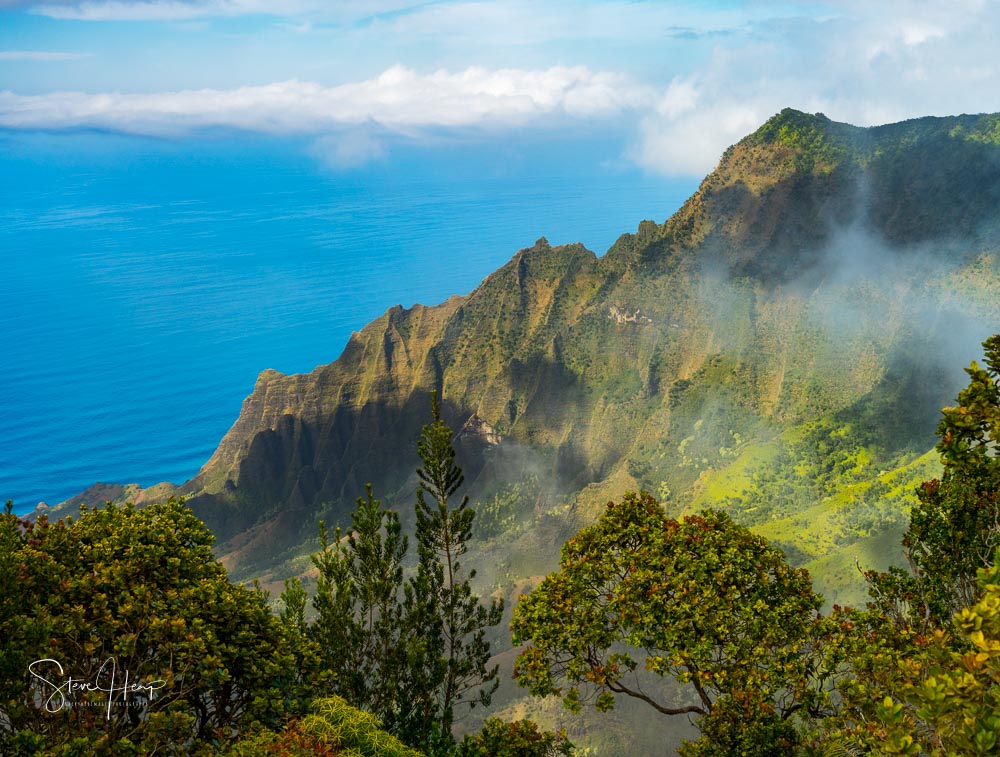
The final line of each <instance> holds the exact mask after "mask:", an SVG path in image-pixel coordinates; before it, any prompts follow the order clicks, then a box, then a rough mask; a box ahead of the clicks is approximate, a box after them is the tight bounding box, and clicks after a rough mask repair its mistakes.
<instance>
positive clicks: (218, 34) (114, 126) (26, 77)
mask: <svg viewBox="0 0 1000 757" xmlns="http://www.w3.org/2000/svg"><path fill="white" fill-rule="evenodd" d="M997 31H1000V8H998V5H997V3H995V2H986V1H985V0H955V1H954V2H949V3H947V4H944V3H937V2H903V1H902V0H883V1H881V2H878V3H873V2H862V1H860V0H858V1H854V0H844V1H839V2H826V3H818V2H810V1H809V0H789V2H784V3H775V2H755V1H753V0H747V1H746V2H735V1H734V2H634V1H632V2H626V1H624V0H603V1H601V2H594V1H591V0H573V1H568V0H567V1H565V2H547V1H541V0H535V1H534V2H532V1H531V0H515V1H512V2H476V1H475V0H465V1H461V2H452V1H449V0H442V1H441V2H413V1H412V0H376V1H375V2H343V1H342V0H285V1H284V2H272V1H271V0H0V129H2V130H5V131H6V132H7V133H8V137H9V136H10V135H11V134H14V135H16V134H21V133H33V132H39V131H41V132H53V131H54V132H58V133H70V134H72V133H74V132H77V131H80V130H85V131H88V132H90V133H94V132H98V133H111V134H116V133H122V134H131V135H142V136H146V137H153V138H156V139H165V140H174V141H176V140H181V141H183V140H204V139H210V138H212V139H217V138H218V137H219V135H220V134H222V135H225V134H230V133H234V132H235V133H244V134H248V135H261V134H262V135H266V136H268V137H275V136H276V137H278V138H283V137H287V138H290V139H294V141H295V143H296V144H304V145H305V147H304V148H303V149H305V150H306V151H307V152H308V154H310V155H312V156H313V157H314V158H315V159H316V160H318V161H321V162H323V163H325V164H327V165H328V166H329V167H331V168H332V169H334V170H343V169H350V168H351V167H354V166H358V165H363V164H365V163H369V162H372V161H385V160H389V159H390V157H389V156H390V155H391V146H392V145H393V144H395V143H398V142H405V143H406V144H407V145H415V146H417V147H419V145H420V144H422V143H433V144H436V145H439V144H441V143H442V141H444V142H447V141H449V140H464V139H469V138H474V139H479V140H485V141H487V142H489V141H499V142H503V141H508V142H509V141H511V140H517V139H520V138H530V137H531V136H532V135H535V134H546V135H548V136H549V138H554V137H555V138H557V137H558V135H559V134H560V133H574V134H575V133H580V132H586V131H588V130H598V131H601V132H602V133H614V134H616V135H617V136H618V139H617V140H614V144H615V145H616V147H615V148H614V149H613V150H611V151H610V152H608V153H607V154H589V155H586V156H581V159H586V160H593V161H596V162H615V161H620V162H627V163H629V164H633V165H638V166H640V167H641V168H643V169H644V170H648V171H650V172H657V173H662V174H668V175H692V176H698V175H702V174H704V173H705V172H707V171H708V170H710V169H711V167H712V166H713V165H714V163H715V162H716V161H717V159H718V156H719V154H720V153H721V152H722V150H723V149H725V147H726V146H728V145H729V144H731V143H732V142H734V141H736V140H737V139H739V138H740V137H741V136H743V135H744V134H746V133H748V132H749V131H752V130H753V129H754V128H755V127H756V126H757V125H759V124H760V123H761V122H763V121H764V120H766V118H768V117H769V116H770V115H772V114H773V113H775V112H777V111H778V110H780V109H781V108H783V107H785V106H792V107H796V108H800V109H802V110H808V111H822V112H825V113H826V114H827V115H829V116H830V117H832V118H835V119H837V120H845V121H850V122H852V123H857V124H861V125H869V124H874V123H884V122H888V121H895V120H900V119H903V118H908V117H914V116H919V115H926V114H934V115H944V114H949V113H959V112H983V111H998V110H1000V63H998V62H997V60H998V59H997V58H996V56H995V53H994V47H995V36H996V33H997Z"/></svg>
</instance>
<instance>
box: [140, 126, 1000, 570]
mask: <svg viewBox="0 0 1000 757" xmlns="http://www.w3.org/2000/svg"><path fill="white" fill-rule="evenodd" d="M998 124H1000V117H998V116H995V115H986V116H956V117H947V118H935V117H928V118H923V119H915V120H912V121H906V122H901V123H899V124H891V125H886V126H878V127H868V128H861V127H855V126H850V125H848V124H839V123H837V122H834V121H831V120H830V119H828V118H826V117H825V116H822V115H821V114H816V115H810V114H805V113H801V112H799V111H794V110H791V109H786V110H784V111H782V112H781V113H779V114H777V115H775V116H774V117H772V118H771V119H769V120H768V121H767V122H766V123H765V124H763V125H762V126H761V127H760V128H759V129H757V130H756V131H754V132H753V133H752V134H750V135H748V136H747V137H745V138H744V139H742V140H740V141H739V142H737V143H736V144H735V145H733V146H732V147H730V148H729V149H728V150H726V152H725V153H724V154H723V156H722V158H721V159H720V161H719V164H718V166H717V167H716V169H715V170H714V171H712V172H711V173H710V174H709V175H708V176H707V177H706V178H705V180H704V181H703V182H702V183H701V185H700V186H699V188H698V190H697V191H696V192H695V193H694V194H693V195H692V196H691V198H689V199H688V201H687V202H685V203H684V205H683V206H682V207H681V208H680V209H679V210H678V211H677V213H675V214H674V215H673V216H671V218H669V219H667V220H666V221H664V222H663V223H661V224H656V223H654V222H651V221H644V222H642V223H641V224H640V225H639V227H638V228H637V230H636V231H635V232H634V233H631V234H623V235H622V236H621V237H619V239H618V240H617V241H616V242H615V243H614V245H612V247H611V248H610V249H609V250H608V251H607V253H605V254H604V255H603V256H600V257H598V256H597V255H595V254H594V253H593V252H591V251H589V250H586V248H584V247H583V246H582V245H562V246H558V247H552V246H551V245H549V243H548V242H547V241H546V240H545V239H544V238H542V239H540V240H538V242H536V243H535V244H534V245H533V246H531V247H527V248H524V249H522V250H520V251H518V252H517V253H516V254H515V255H514V256H513V257H512V258H511V260H510V261H509V262H508V263H506V264H505V265H504V266H502V267H501V268H499V269H498V270H497V271H495V272H493V273H491V274H490V275H489V276H487V277H486V278H485V279H484V280H483V282H482V283H481V284H480V286H479V287H477V288H476V289H475V290H473V291H472V292H471V293H469V294H468V295H464V296H454V297H452V298H450V299H448V300H447V301H445V302H444V303H441V304H439V305H435V306H424V305H415V306H414V307H412V308H409V309H404V308H402V307H400V306H396V307H393V308H390V309H389V310H387V311H386V312H385V313H384V314H383V315H382V316H380V317H379V318H377V319H375V320H374V321H372V322H371V323H369V324H368V325H366V326H365V327H364V328H363V329H361V330H360V331H358V332H355V333H354V334H353V335H352V336H351V338H350V339H349V341H348V343H347V345H346V346H345V348H344V350H343V352H342V354H341V355H340V357H338V358H337V360H335V361H334V362H332V363H330V364H328V365H325V366H320V367H318V368H317V369H315V370H314V371H313V372H311V373H309V374H296V375H292V376H285V375H283V374H279V373H277V372H276V371H264V372H262V373H261V375H260V376H259V377H258V380H257V382H256V385H255V387H254V390H253V392H252V393H251V394H250V395H249V396H248V397H247V399H246V400H245V402H244V405H243V408H242V411H241V413H240V416H239V418H238V419H237V421H236V422H235V423H234V425H233V427H232V428H231V429H230V431H229V432H228V433H227V434H226V435H225V437H224V438H223V440H222V441H221V442H220V444H219V447H218V448H217V450H216V452H215V453H214V454H213V455H212V457H211V458H210V459H209V461H207V462H206V464H205V465H204V466H203V468H202V469H201V471H200V472H199V473H198V474H197V475H196V476H195V477H194V478H193V479H192V480H191V481H189V482H187V483H186V484H184V485H182V486H181V487H179V488H177V489H176V491H178V492H180V493H183V494H185V495H186V496H187V497H188V498H189V502H190V503H191V505H192V507H193V508H194V509H195V511H196V512H197V513H198V514H199V516H200V517H202V518H203V519H204V520H205V521H206V522H207V523H208V524H209V525H210V527H211V528H212V529H213V530H214V531H216V533H217V534H218V535H219V539H220V546H219V549H220V551H222V552H223V553H227V554H230V555H232V556H233V557H232V560H231V562H230V563H229V564H230V567H231V569H232V570H234V571H235V573H236V574H237V575H243V576H247V577H248V576H250V575H252V574H254V573H255V572H256V573H257V574H260V573H262V572H267V571H269V570H271V569H273V568H274V567H275V560H277V558H275V560H271V561H270V562H268V560H266V559H265V560H262V559H260V554H262V553H264V552H271V553H273V552H275V551H276V548H275V545H280V546H281V550H285V551H284V552H282V554H285V555H286V557H287V554H288V552H287V550H293V551H294V549H295V548H296V545H299V546H300V547H301V548H303V549H304V548H305V546H304V545H305V544H306V543H308V542H309V540H310V539H311V538H312V537H313V536H314V533H313V531H314V528H315V525H314V524H315V519H316V518H317V517H320V516H327V517H329V518H332V519H334V520H340V519H343V517H344V515H345V513H346V511H347V510H348V509H349V508H350V504H351V502H353V497H354V496H356V495H357V494H359V493H360V492H361V491H363V487H364V485H365V483H367V482H369V481H371V482H373V483H375V484H376V491H377V492H379V493H381V494H382V495H383V496H384V497H385V498H387V499H388V500H389V501H390V502H393V503H396V504H397V506H398V507H400V509H401V510H405V509H406V504H405V503H406V502H407V500H408V498H409V497H410V493H411V492H412V490H413V489H414V487H415V483H414V478H413V469H414V467H415V463H416V458H415V451H414V449H413V444H414V440H415V439H416V437H417V434H418V433H419V429H420V425H421V424H422V423H424V422H426V420H427V417H428V416H427V413H428V408H429V404H430V403H429V393H430V391H432V390H436V391H438V392H439V393H440V394H441V396H442V397H443V399H444V404H443V414H444V417H445V419H446V420H447V421H448V422H449V423H450V424H451V425H452V426H453V427H454V428H455V429H456V430H457V431H459V432H460V433H459V435H458V442H459V445H458V446H459V456H460V461H461V462H462V464H463V467H465V469H466V472H467V478H468V481H469V483H470V485H471V489H472V493H473V494H474V495H475V496H476V497H479V498H484V499H486V500H489V498H490V497H492V496H495V495H497V496H498V495H499V493H502V492H503V491H505V489H504V487H507V486H511V485H513V484H515V483H516V482H518V481H521V480H523V479H524V478H525V477H527V476H530V475H535V476H538V477H539V478H540V479H541V480H542V481H544V482H545V485H544V486H543V487H542V491H541V492H540V493H539V494H538V495H537V496H536V502H535V504H534V510H533V511H530V509H529V510H526V511H525V512H524V514H523V517H524V518H525V519H527V520H529V521H532V522H535V523H536V525H537V524H538V523H540V522H541V520H544V517H543V516H544V515H545V513H546V512H549V511H551V510H552V507H551V505H552V503H553V502H565V503H567V504H568V507H569V509H568V510H565V511H561V510H560V512H563V515H562V516H560V518H561V521H560V524H559V526H558V527H557V528H556V530H555V531H553V532H551V533H549V532H547V533H549V536H552V537H553V538H558V537H559V535H560V533H561V531H560V529H561V530H562V531H568V532H571V531H572V530H573V529H574V527H576V526H578V525H580V524H582V523H584V522H587V520H588V518H590V517H591V516H592V514H593V512H594V508H595V507H596V506H597V505H598V503H599V502H600V501H602V498H603V500H606V499H608V498H611V497H615V496H619V495H620V493H621V491H622V490H624V489H625V488H647V489H649V490H651V491H653V493H657V494H660V495H661V498H662V499H664V500H665V501H666V502H667V503H668V506H669V507H672V508H675V509H684V508H687V507H692V506H694V503H699V504H702V505H703V504H713V503H714V504H719V503H726V502H728V503H729V504H728V505H726V506H727V507H729V508H730V509H732V510H733V511H734V513H735V514H736V515H737V517H740V518H742V519H744V520H745V521H747V522H751V523H756V524H758V525H760V526H761V527H763V525H764V524H766V522H767V521H764V520H761V519H760V518H759V517H758V516H757V515H755V514H754V513H756V512H758V510H759V506H754V507H757V508H758V510H753V509H748V508H750V506H744V505H743V504H740V505H737V504H733V503H735V502H736V501H739V502H741V503H745V502H747V501H753V500H754V497H755V496H758V494H759V495H760V496H763V494H760V492H758V494H754V492H755V491H757V489H760V488H761V487H763V489H764V490H766V491H765V492H764V493H767V491H770V490H769V489H767V487H768V486H772V484H768V483H766V482H767V481H770V480H772V479H773V480H778V478H780V476H779V474H778V473H774V472H773V471H772V472H769V471H770V469H769V468H767V463H766V462H762V460H764V459H765V458H767V457H768V455H771V453H770V452H768V453H767V454H758V453H757V452H756V451H757V450H769V449H773V455H772V457H774V458H775V459H779V460H783V459H785V458H786V457H788V459H789V460H797V459H798V458H796V457H795V455H800V452H796V451H795V449H797V448H796V446H795V445H796V444H798V443H799V442H798V441H796V439H798V438H799V437H801V436H803V435H804V436H805V437H806V438H813V437H815V438H816V439H818V440H819V442H822V443H823V444H829V445H832V446H833V447H836V444H835V443H834V441H831V439H833V437H832V436H830V435H831V434H835V433H840V432H841V431H842V429H843V428H845V426H844V424H848V425H849V424H850V421H851V419H854V418H863V419H865V421H864V422H865V423H866V424H869V425H870V426H872V428H867V427H866V430H864V431H863V432H862V431H858V430H857V429H854V430H851V431H850V432H846V431H845V432H843V433H844V434H845V435H846V436H847V437H848V438H850V439H851V440H853V441H852V443H854V442H856V445H855V446H857V447H858V449H861V450H865V453H864V455H862V457H865V456H867V458H866V459H869V462H868V463H865V465H867V466H869V467H871V466H876V465H884V466H890V468H895V467H898V466H903V467H905V465H908V464H909V463H906V462H905V460H906V459H909V458H913V457H914V456H918V455H919V453H922V452H923V451H926V449H928V448H929V447H930V446H931V445H932V444H933V435H932V431H933V427H934V425H935V417H936V415H935V414H936V412H937V408H939V407H940V406H941V404H943V403H944V402H945V401H947V400H948V399H949V398H950V396H951V393H952V390H951V388H950V386H949V385H948V381H949V380H951V381H952V382H953V383H954V382H956V381H958V377H957V376H953V377H952V379H947V378H946V376H947V375H949V371H950V372H951V374H957V368H956V366H960V365H962V364H965V363H967V362H968V359H970V357H971V356H974V355H975V354H977V352H976V350H977V347H978V343H979V342H980V341H981V340H982V339H983V338H985V336H986V335H988V334H987V333H985V332H987V331H989V329H988V328H987V329H983V330H979V329H978V325H979V324H982V323H992V324H996V323H997V306H996V303H997V302H998V301H1000V298H995V297H994V294H995V293H996V287H995V283H996V281H998V280H1000V276H998V273H997V270H998V269H997V256H996V251H997V250H998V249H1000V244H998V243H997V238H998V234H997V221H996V218H997V214H996V210H997V208H998V206H1000V169H998V148H997V145H998V142H1000V126H998ZM957 291H961V292H963V294H961V296H956V295H955V292H957ZM990 333H992V332H990ZM938 353H940V358H941V359H940V361H937V360H930V359H929V358H926V357H923V358H922V356H927V355H937V354H938ZM922 359H923V362H921V360H922ZM952 361H954V362H952ZM927 363H929V365H928V364H927ZM945 365H947V366H950V368H945V367H944V366H945ZM914 375H916V376H918V379H916V380H914V379H912V376H914ZM901 376H910V377H911V379H910V380H909V384H906V382H902V383H900V382H901V379H900V377H901ZM954 385H955V386H956V387H957V384H954ZM901 386H908V387H909V389H908V392H909V395H908V396H903V394H901V392H902V390H901V389H899V388H898V387H901ZM921 387H926V389H921ZM907 402H909V403H910V404H909V405H907ZM866 403H867V406H870V407H867V409H866ZM901 408H906V414H908V415H910V416H912V417H911V418H910V419H908V420H907V419H903V418H899V417H895V416H893V415H892V414H895V415H897V416H898V415H900V414H901V413H902V412H903V411H902V410H901ZM880 413H888V414H889V415H890V417H889V420H888V421H887V422H886V423H887V429H886V430H884V433H883V432H881V431H879V430H878V429H877V428H876V426H877V419H878V418H879V414H880ZM838 414H839V415H838ZM845 418H846V419H847V420H845ZM823 419H826V420H823ZM810 423H819V424H820V426H821V427H822V428H826V427H825V426H823V423H827V424H829V428H828V429H827V430H826V431H822V430H821V431H820V432H815V431H808V429H807V427H808V424H810ZM855 425H857V424H855ZM803 429H806V430H803ZM917 429H919V431H918V430H917ZM827 432H828V433H827ZM824 433H827V437H829V438H827V437H823V434H824ZM809 434H813V436H812V437H810V436H809ZM817 434H818V436H817ZM819 442H817V443H819ZM858 449H854V447H851V448H850V450H847V449H846V448H845V450H844V453H843V454H844V455H846V456H848V457H849V456H851V455H855V456H856V455H860V454H861V453H860V452H859V451H858ZM838 454H839V452H838ZM782 456H784V457H782ZM789 456H791V457H789ZM758 458H760V459H758ZM796 464H798V465H804V463H802V462H801V461H799V462H798V463H796ZM845 464H846V463H845ZM740 466H742V467H740ZM864 467H865V466H862V468H864ZM877 473H878V471H877V470H871V471H868V472H867V473H865V475H869V474H870V475H869V478H870V479H871V480H874V479H876V478H877V475H876V474H877ZM859 475H861V474H859ZM755 476H756V478H757V479H760V480H764V481H765V484H757V483H755V482H754V477H755ZM768 476H770V477H771V478H770V479H769V478H768ZM823 480H826V479H823ZM866 480H867V479H866ZM720 482H728V483H725V485H723V484H722V483H720ZM774 485H776V484H774ZM796 485H798V484H796ZM830 486H833V484H830ZM754 487H757V489H755V488H754ZM800 491H801V493H802V496H804V497H809V498H812V499H811V500H810V501H808V502H803V503H801V507H800V508H799V509H801V510H802V511H806V510H809V508H810V507H813V506H818V505H817V502H815V501H812V500H815V499H816V498H820V499H822V497H824V496H833V495H831V494H824V493H823V492H824V491H825V490H823V491H821V490H820V489H817V488H815V487H813V488H812V489H810V488H809V487H808V486H804V485H803V487H802V488H801V489H800ZM163 493H164V491H163V490H161V491H160V492H159V493H158V495H157V496H162V495H163ZM709 493H710V494H711V496H709ZM130 495H131V496H133V497H135V496H137V495H138V496H139V497H140V498H141V497H143V496H146V495H145V494H144V493H142V492H138V493H137V492H135V491H134V490H132V491H130ZM779 499H780V497H779ZM741 507H743V508H744V510H746V511H745V512H744V511H743V510H741V509H740V508H741ZM781 507H782V508H785V509H790V510H794V507H793V505H792V504H790V503H784V504H782V505H781ZM556 509H557V510H558V508H556ZM779 509H780V508H779ZM771 515H772V516H774V518H773V519H776V520H781V519H782V518H794V517H795V516H794V512H791V511H790V512H789V513H787V514H786V513H784V511H781V512H777V511H776V512H773V513H771ZM779 516H780V517H779ZM532 519H533V520H532ZM540 519H541V520H540ZM557 520H558V519H557ZM251 532H253V533H257V534H259V538H250V540H249V542H248V541H247V539H248V537H247V534H249V533H251ZM512 538H513V537H512ZM516 538H517V539H520V540H521V542H518V545H516V550H515V551H520V552H528V551H531V550H538V549H542V550H545V549H548V550H549V551H550V552H552V553H553V560H554V552H555V550H554V547H553V545H552V544H549V545H548V547H546V545H545V544H544V543H542V542H541V541H540V540H538V539H535V541H533V542H532V541H531V539H532V537H531V536H530V534H527V535H526V534H524V533H522V534H520V535H519V536H517V537H516ZM525 540H527V541H525ZM800 542H801V543H800ZM555 543H556V544H558V543H559V542H558V541H557V542H555ZM227 544H228V546H227ZM787 547H788V549H789V550H793V551H794V550H799V552H801V555H800V557H801V559H802V561H804V562H808V561H809V560H812V559H822V558H823V555H822V554H819V553H818V552H816V549H818V547H817V548H810V547H808V545H807V544H806V542H805V541H803V540H801V539H800V540H798V541H796V540H795V539H792V540H791V541H790V542H788V544H787ZM810 550H812V551H810ZM227 551H228V552H227ZM277 551H280V550H277ZM282 559H284V558H282Z"/></svg>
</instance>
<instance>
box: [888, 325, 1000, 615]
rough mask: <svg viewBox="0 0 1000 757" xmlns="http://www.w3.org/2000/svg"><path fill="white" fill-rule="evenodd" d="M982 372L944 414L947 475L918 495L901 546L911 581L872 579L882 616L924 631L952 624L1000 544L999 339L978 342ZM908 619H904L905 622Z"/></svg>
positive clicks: (974, 373)
mask: <svg viewBox="0 0 1000 757" xmlns="http://www.w3.org/2000/svg"><path fill="white" fill-rule="evenodd" d="M983 347H984V349H985V351H986V365H987V367H986V368H985V369H984V368H980V367H979V365H978V364H977V363H975V362H973V363H972V365H971V366H970V367H969V368H967V369H966V373H968V374H969V378H970V381H969V385H968V386H967V387H966V388H965V389H963V390H962V391H961V392H960V393H959V395H958V405H957V406H955V407H946V408H944V409H943V410H942V413H943V418H942V419H941V423H940V425H939V426H938V435H939V436H940V437H941V439H940V441H939V443H938V445H937V449H938V451H939V453H940V454H941V458H942V462H943V463H944V466H945V470H944V475H943V476H942V478H941V480H937V479H934V480H931V481H925V482H924V483H923V484H922V485H921V486H920V488H919V490H918V492H917V498H918V504H917V505H916V506H915V507H914V508H913V511H912V513H911V517H910V526H909V529H908V530H907V532H906V534H905V536H904V537H903V546H904V548H905V549H906V555H907V558H908V560H909V562H910V568H911V571H912V574H913V575H912V578H910V579H909V580H908V582H907V581H904V580H902V579H900V580H899V581H897V583H896V584H895V585H893V586H891V587H886V586H884V585H883V584H884V583H885V581H886V578H885V577H884V576H879V575H877V574H872V575H871V576H870V581H871V582H872V585H873V589H874V592H875V594H876V599H877V600H878V601H881V602H882V603H883V605H885V604H886V603H888V604H891V605H893V607H892V608H889V607H887V606H883V607H882V609H883V611H884V612H886V613H888V614H890V615H892V613H893V612H894V611H897V612H898V615H899V617H898V620H899V621H900V622H901V623H902V622H905V623H908V624H912V625H913V626H914V627H915V628H918V629H920V630H921V631H923V632H927V631H928V630H929V629H930V628H932V627H943V628H948V627H949V625H950V621H951V617H952V616H953V615H954V614H955V613H956V612H959V611H960V610H961V609H963V608H966V607H969V606H970V605H972V604H974V603H975V602H976V601H977V600H978V599H979V585H978V583H977V580H976V575H977V571H978V570H979V569H980V568H983V567H989V566H990V565H992V560H993V555H994V551H995V550H996V548H997V546H998V544H1000V503H998V501H997V495H998V491H1000V463H998V461H997V458H996V457H995V454H996V441H995V440H996V439H998V438H1000V335H997V336H994V337H991V338H990V339H988V340H986V341H985V342H984V343H983ZM904 616H905V617H904Z"/></svg>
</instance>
